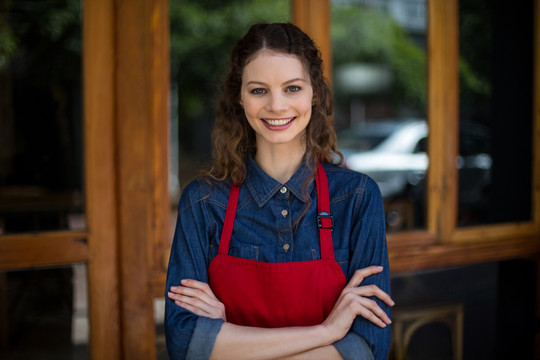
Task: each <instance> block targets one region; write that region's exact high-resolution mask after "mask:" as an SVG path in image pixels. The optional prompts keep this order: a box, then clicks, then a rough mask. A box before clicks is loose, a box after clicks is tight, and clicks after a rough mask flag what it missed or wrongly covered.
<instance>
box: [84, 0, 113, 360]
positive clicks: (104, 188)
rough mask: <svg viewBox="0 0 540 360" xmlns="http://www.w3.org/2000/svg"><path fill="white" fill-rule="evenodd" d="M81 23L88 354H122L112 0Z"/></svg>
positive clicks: (88, 5) (95, 4)
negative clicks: (88, 326) (86, 234)
mask: <svg viewBox="0 0 540 360" xmlns="http://www.w3.org/2000/svg"><path fill="white" fill-rule="evenodd" d="M83 13H84V29H83V46H84V51H83V54H84V59H83V77H84V81H83V83H84V91H83V92H84V105H85V106H84V141H85V192H86V217H87V224H88V238H87V239H88V250H89V252H90V254H89V259H88V300H89V301H88V302H89V318H90V354H91V357H92V359H94V360H98V359H120V358H121V348H120V343H121V333H120V310H119V304H120V296H119V281H118V246H117V243H118V236H117V235H118V234H117V230H118V228H117V202H116V161H115V159H116V152H115V142H116V139H115V127H114V124H115V114H114V112H115V94H114V88H115V85H114V71H115V64H114V55H115V43H114V39H115V30H114V2H113V1H108V0H103V1H99V0H98V1H85V2H84V12H83Z"/></svg>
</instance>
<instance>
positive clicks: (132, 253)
mask: <svg viewBox="0 0 540 360" xmlns="http://www.w3.org/2000/svg"><path fill="white" fill-rule="evenodd" d="M168 9H169V3H168V0H151V1H148V0H114V1H110V0H89V1H85V3H84V20H85V21H84V31H83V39H84V41H83V43H84V71H83V72H84V94H85V97H84V101H85V102H84V104H85V112H84V119H85V127H84V128H85V179H86V199H87V222H88V248H89V259H88V271H89V300H90V301H89V303H90V323H91V327H90V338H91V341H90V344H91V357H92V359H96V360H97V359H102V358H103V357H106V358H111V359H120V358H129V359H152V358H155V357H156V349H155V346H156V342H155V324H154V314H153V298H154V297H156V296H163V295H164V289H161V291H157V289H156V286H153V285H154V284H155V283H156V281H155V278H156V277H157V278H159V279H162V278H164V273H165V261H164V256H165V253H166V251H165V248H166V247H167V245H168V243H169V234H168V231H169V224H168V221H169V220H170V218H169V214H168V213H169V196H168V150H169V139H168V119H169V102H168V95H169V15H168ZM158 283H161V282H160V281H158ZM158 287H159V285H158ZM152 290H154V291H152ZM158 294H159V295H158Z"/></svg>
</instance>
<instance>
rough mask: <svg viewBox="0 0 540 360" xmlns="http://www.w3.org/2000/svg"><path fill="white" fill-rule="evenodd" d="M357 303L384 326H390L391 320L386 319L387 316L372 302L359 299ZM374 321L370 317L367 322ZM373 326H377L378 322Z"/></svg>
mask: <svg viewBox="0 0 540 360" xmlns="http://www.w3.org/2000/svg"><path fill="white" fill-rule="evenodd" d="M359 302H360V303H361V304H362V306H364V307H365V308H366V309H367V310H369V311H370V312H371V313H372V314H373V315H375V317H377V319H379V320H381V321H382V322H384V323H385V324H386V325H388V324H391V323H392V320H390V318H389V317H388V315H387V314H386V313H385V312H384V310H383V309H381V307H380V306H379V305H378V304H377V303H376V302H375V301H373V300H371V299H367V298H361V299H360V300H359ZM372 319H374V318H373V317H372V316H370V318H369V320H370V321H372ZM375 324H377V325H378V321H377V322H375Z"/></svg>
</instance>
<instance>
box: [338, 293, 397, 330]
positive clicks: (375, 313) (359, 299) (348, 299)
mask: <svg viewBox="0 0 540 360" xmlns="http://www.w3.org/2000/svg"><path fill="white" fill-rule="evenodd" d="M358 290H359V289H358V288H357V289H349V290H348V291H346V292H345V293H344V294H343V296H342V297H340V299H339V300H338V301H342V302H343V304H344V305H345V306H346V307H350V309H351V310H352V311H353V312H354V313H355V315H361V316H362V317H365V318H366V319H368V320H370V321H371V322H373V323H374V324H376V325H378V326H381V325H382V324H390V323H391V322H392V321H391V320H390V318H389V317H388V315H387V314H386V313H385V312H384V310H382V309H381V307H380V306H379V305H378V304H377V302H375V300H372V299H369V298H367V297H364V296H361V295H358Z"/></svg>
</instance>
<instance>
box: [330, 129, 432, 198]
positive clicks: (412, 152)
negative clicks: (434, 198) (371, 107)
mask: <svg viewBox="0 0 540 360" xmlns="http://www.w3.org/2000/svg"><path fill="white" fill-rule="evenodd" d="M427 134H428V127H427V124H426V123H425V121H421V120H412V121H402V122H388V121H385V122H372V123H366V124H365V125H363V126H361V127H358V128H356V129H354V130H353V129H349V130H347V131H344V132H340V133H339V135H338V145H339V150H340V151H341V152H342V153H343V156H344V166H345V167H347V168H349V169H352V170H356V171H359V172H362V173H365V174H367V175H369V176H370V177H372V178H373V180H375V181H376V182H377V184H378V185H379V188H380V190H381V194H382V196H383V197H384V198H391V197H396V196H400V195H402V194H403V192H404V191H405V190H406V189H407V188H408V186H409V185H412V186H414V185H417V184H418V183H419V182H420V181H422V180H423V179H424V177H425V174H426V170H427V167H428V156H427V154H426V139H427Z"/></svg>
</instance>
